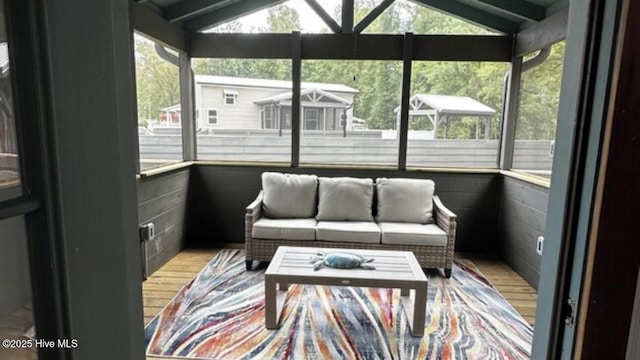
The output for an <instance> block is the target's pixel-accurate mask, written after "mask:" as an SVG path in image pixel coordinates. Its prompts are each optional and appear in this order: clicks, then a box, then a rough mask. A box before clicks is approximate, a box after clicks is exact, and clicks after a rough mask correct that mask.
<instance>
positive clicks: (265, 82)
mask: <svg viewBox="0 0 640 360" xmlns="http://www.w3.org/2000/svg"><path fill="white" fill-rule="evenodd" d="M195 81H196V83H199V84H211V85H222V86H232V87H253V88H256V87H260V88H274V89H283V90H291V87H292V83H291V81H286V80H270V79H253V78H242V77H231V76H214V75H196V76H195ZM300 86H301V87H302V89H311V88H315V89H321V90H324V91H331V92H342V93H351V94H357V93H358V90H356V89H354V88H352V87H349V86H346V85H342V84H329V83H316V82H302V84H301V85H300Z"/></svg>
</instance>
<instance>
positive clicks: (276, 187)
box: [262, 172, 318, 219]
mask: <svg viewBox="0 0 640 360" xmlns="http://www.w3.org/2000/svg"><path fill="white" fill-rule="evenodd" d="M262 190H263V195H264V198H263V201H262V208H263V210H264V215H265V216H266V217H270V218H274V219H285V218H303V219H304V218H311V217H313V216H315V214H316V196H317V193H318V177H317V176H315V175H296V174H282V173H278V172H265V173H263V174H262Z"/></svg>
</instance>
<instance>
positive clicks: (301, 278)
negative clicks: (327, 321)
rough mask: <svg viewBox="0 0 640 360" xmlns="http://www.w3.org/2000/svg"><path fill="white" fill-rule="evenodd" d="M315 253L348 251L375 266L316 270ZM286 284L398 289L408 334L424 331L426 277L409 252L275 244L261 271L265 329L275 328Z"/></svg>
mask: <svg viewBox="0 0 640 360" xmlns="http://www.w3.org/2000/svg"><path fill="white" fill-rule="evenodd" d="M319 252H324V253H329V252H349V253H353V254H358V255H360V256H363V257H365V258H373V259H374V261H373V262H371V263H370V264H371V265H374V266H375V267H376V269H375V270H366V269H360V268H356V269H334V268H330V267H326V266H323V267H322V268H320V269H319V270H317V271H316V270H314V269H313V263H312V262H311V258H313V257H315V256H317V255H318V253H319ZM289 284H309V285H332V286H359V287H377V288H400V289H401V301H402V302H403V305H404V306H403V307H404V308H405V311H406V312H407V318H408V319H409V320H410V321H411V323H412V326H411V328H412V334H413V335H414V336H422V335H423V334H424V321H425V313H426V295H427V277H426V276H425V274H424V272H423V271H422V269H421V268H420V265H419V263H418V261H417V260H416V257H415V256H414V255H413V253H412V252H410V251H393V250H363V249H330V248H307V247H289V246H281V247H279V248H278V250H277V251H276V253H275V255H274V257H273V259H272V260H271V263H270V264H269V267H268V268H267V270H266V273H265V322H266V326H267V328H270V329H275V328H277V327H278V317H279V314H280V311H281V308H282V304H283V303H284V297H285V296H286V289H287V288H288V285H289ZM277 289H280V290H284V291H277ZM411 290H413V291H411ZM411 295H413V296H411ZM411 297H413V301H411V300H410V298H411Z"/></svg>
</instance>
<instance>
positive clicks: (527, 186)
mask: <svg viewBox="0 0 640 360" xmlns="http://www.w3.org/2000/svg"><path fill="white" fill-rule="evenodd" d="M548 202H549V189H548V188H546V187H543V186H539V185H535V184H531V183H528V182H526V181H522V180H518V179H514V178H511V177H508V176H504V177H503V181H502V190H501V194H500V214H501V216H500V220H499V221H500V225H499V226H500V233H501V238H502V246H501V250H502V253H501V255H502V258H503V259H504V261H505V262H506V263H507V264H509V265H510V266H511V267H512V268H513V269H514V270H515V271H516V272H517V273H518V274H520V276H522V277H523V278H524V279H525V280H526V281H527V282H528V283H529V284H531V286H533V287H534V288H536V289H537V288H538V277H539V275H540V260H541V256H540V255H538V253H537V252H536V244H537V240H538V237H539V236H542V235H544V232H545V228H546V220H547V205H548Z"/></svg>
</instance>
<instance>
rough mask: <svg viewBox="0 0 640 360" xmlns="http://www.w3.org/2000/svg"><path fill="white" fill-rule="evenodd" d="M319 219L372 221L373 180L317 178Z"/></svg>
mask: <svg viewBox="0 0 640 360" xmlns="http://www.w3.org/2000/svg"><path fill="white" fill-rule="evenodd" d="M318 183H319V184H318V215H316V219H318V220H319V221H347V220H350V221H373V215H372V214H371V207H372V204H373V180H371V179H358V178H350V177H337V178H326V177H321V178H319V180H318Z"/></svg>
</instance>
